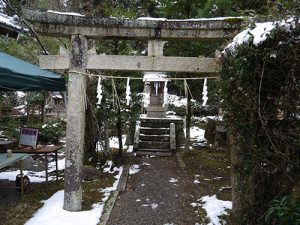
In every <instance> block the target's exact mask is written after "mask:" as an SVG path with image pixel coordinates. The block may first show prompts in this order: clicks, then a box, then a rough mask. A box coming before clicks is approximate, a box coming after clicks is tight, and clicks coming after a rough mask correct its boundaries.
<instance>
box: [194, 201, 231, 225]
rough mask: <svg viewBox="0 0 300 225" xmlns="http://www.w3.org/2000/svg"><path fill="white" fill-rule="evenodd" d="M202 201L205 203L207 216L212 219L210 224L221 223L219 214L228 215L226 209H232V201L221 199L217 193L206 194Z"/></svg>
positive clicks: (203, 205)
mask: <svg viewBox="0 0 300 225" xmlns="http://www.w3.org/2000/svg"><path fill="white" fill-rule="evenodd" d="M200 201H201V202H202V203H203V204H202V208H203V209H204V210H205V211H206V214H207V217H208V218H209V219H210V221H211V223H209V224H208V225H221V224H222V223H220V220H219V216H221V215H227V212H226V210H228V209H229V210H230V209H232V202H231V201H222V200H219V199H217V197H216V195H213V196H204V197H202V198H201V199H200Z"/></svg>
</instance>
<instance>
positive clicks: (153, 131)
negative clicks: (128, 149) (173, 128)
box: [135, 117, 183, 156]
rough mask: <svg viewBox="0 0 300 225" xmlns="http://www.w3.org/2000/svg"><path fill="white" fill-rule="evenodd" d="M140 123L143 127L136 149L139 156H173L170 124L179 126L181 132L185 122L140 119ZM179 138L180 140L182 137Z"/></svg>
mask: <svg viewBox="0 0 300 225" xmlns="http://www.w3.org/2000/svg"><path fill="white" fill-rule="evenodd" d="M140 121H141V123H140V124H141V125H140V128H139V132H138V136H137V138H136V143H137V144H136V147H135V148H136V149H135V150H136V153H137V155H158V156H171V154H172V151H171V144H170V124H171V123H174V124H177V126H178V131H180V132H181V129H182V128H181V127H183V126H182V125H183V120H182V119H176V118H175V119H171V118H152V117H146V118H140ZM182 133H183V130H182ZM172 137H173V136H172ZM178 137H179V138H180V137H181V136H178ZM175 138H176V137H175ZM172 143H174V145H175V147H174V145H172V149H176V143H175V142H172Z"/></svg>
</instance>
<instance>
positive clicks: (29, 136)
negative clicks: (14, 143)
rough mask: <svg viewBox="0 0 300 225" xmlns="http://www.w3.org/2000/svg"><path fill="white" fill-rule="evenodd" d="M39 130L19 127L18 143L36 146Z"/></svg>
mask: <svg viewBox="0 0 300 225" xmlns="http://www.w3.org/2000/svg"><path fill="white" fill-rule="evenodd" d="M38 134H39V130H38V129H34V128H21V131H20V140H19V144H20V145H27V146H32V147H33V148H35V147H36V142H37V138H38Z"/></svg>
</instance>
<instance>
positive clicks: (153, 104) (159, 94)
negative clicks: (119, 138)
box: [144, 72, 168, 118]
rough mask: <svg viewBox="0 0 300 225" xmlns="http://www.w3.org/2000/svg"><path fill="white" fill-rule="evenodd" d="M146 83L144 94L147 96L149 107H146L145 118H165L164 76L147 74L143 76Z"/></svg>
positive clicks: (165, 91) (165, 88)
mask: <svg viewBox="0 0 300 225" xmlns="http://www.w3.org/2000/svg"><path fill="white" fill-rule="evenodd" d="M144 82H145V83H146V90H145V92H146V94H148V95H149V97H150V99H149V105H148V106H147V107H146V110H147V117H155V118H163V117H166V110H167V108H166V102H165V100H166V95H167V82H168V79H167V78H166V74H164V73H153V72H152V73H151V72H147V73H145V75H144Z"/></svg>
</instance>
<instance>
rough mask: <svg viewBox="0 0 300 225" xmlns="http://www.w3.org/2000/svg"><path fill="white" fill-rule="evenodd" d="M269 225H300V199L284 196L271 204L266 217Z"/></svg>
mask: <svg viewBox="0 0 300 225" xmlns="http://www.w3.org/2000/svg"><path fill="white" fill-rule="evenodd" d="M265 221H266V223H268V224H278V225H287V224H288V225H298V224H300V198H292V197H291V196H284V197H282V198H281V199H279V200H278V199H276V200H273V201H272V202H271V205H270V208H269V209H268V211H267V213H266V215H265Z"/></svg>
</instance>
